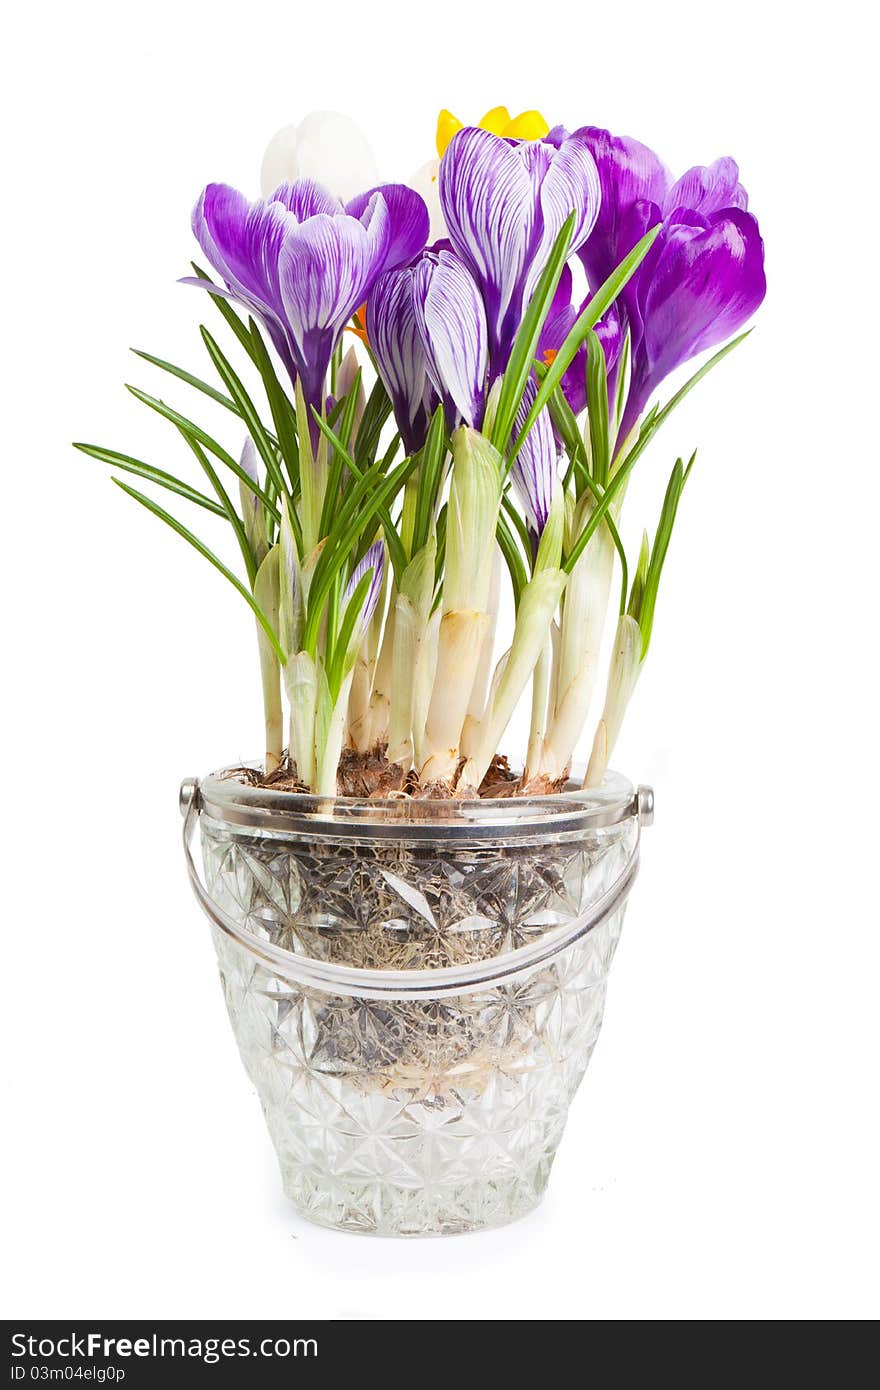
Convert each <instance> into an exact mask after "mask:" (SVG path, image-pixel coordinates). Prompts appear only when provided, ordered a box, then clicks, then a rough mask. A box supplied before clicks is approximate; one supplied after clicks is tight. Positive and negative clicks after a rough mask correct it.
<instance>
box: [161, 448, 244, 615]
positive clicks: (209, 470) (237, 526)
mask: <svg viewBox="0 0 880 1390" xmlns="http://www.w3.org/2000/svg"><path fill="white" fill-rule="evenodd" d="M180 433H181V434H182V435H183V438H184V439H185V440H186V442H187V444H188V445H189V447H190V448H191V449H192V451H193V453H194V454H195V456H196V458H197V459H198V461H199V464H200V465H201V467H202V469H203V470H204V473H205V476H206V478H207V479H208V481H209V483H210V484H211V486H212V488H213V489H214V491H215V492H216V494H217V500H218V501H219V503H220V505H221V507H222V508H223V511H224V513H225V515H226V518H227V520H228V521H229V524H230V526H231V527H232V529H233V531H234V532H235V539H236V540H237V541H238V548H239V550H240V551H241V557H242V559H243V560H244V567H245V569H246V570H247V577H248V581H249V583H250V586H251V588H253V587H254V580H255V579H256V577H257V559H256V556H255V555H254V552H253V550H252V549H251V544H250V541H249V540H248V538H247V534H246V533H245V529H244V525H243V524H242V520H241V517H240V516H239V515H238V512H237V511H236V510H235V507H234V506H233V505H232V501H231V499H230V497H229V493H228V492H227V491H226V489H225V487H224V486H223V484H222V483H221V481H220V479H219V478H218V477H217V473H216V470H215V468H214V466H213V464H212V463H211V462H210V460H209V459H208V457H207V455H206V454H205V452H204V450H203V449H202V446H201V445H200V444H199V442H198V440H196V439H193V438H192V436H191V435H189V434H187V432H186V430H181V431H180Z"/></svg>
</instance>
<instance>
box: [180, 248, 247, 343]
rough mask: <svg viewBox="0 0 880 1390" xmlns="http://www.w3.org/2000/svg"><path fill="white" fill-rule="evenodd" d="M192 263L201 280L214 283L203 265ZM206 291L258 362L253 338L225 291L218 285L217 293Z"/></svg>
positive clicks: (210, 283) (239, 339) (240, 340)
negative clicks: (203, 268)
mask: <svg viewBox="0 0 880 1390" xmlns="http://www.w3.org/2000/svg"><path fill="white" fill-rule="evenodd" d="M190 265H191V266H192V268H193V270H194V271H195V273H196V275H197V276H198V277H199V279H200V280H207V282H208V284H209V285H213V284H214V281H213V280H212V279H211V277H210V275H209V274H208V272H207V271H206V270H202V268H201V266H197V265H196V263H195V261H190ZM205 293H206V294H209V295H210V296H211V299H212V301H213V303H214V304H216V305H217V308H218V309H219V310H220V313H221V314H222V315H223V317H224V319H225V320H226V322H227V323H228V324H229V327H230V328H231V329H232V331H233V333H234V334H235V336H236V338H237V339H238V341H239V342H240V343H241V345H242V347H243V348H244V350H245V352H246V353H247V355H248V357H249V358H250V359H251V361H252V362H254V363H255V364H256V358H255V356H254V343H253V339H252V338H251V335H250V333H249V332H248V330H247V328H246V327H245V325H244V324H243V323H242V321H241V319H240V318H239V317H238V314H237V313H236V312H235V310H234V309H233V307H232V305H231V304H230V302H229V300H228V299H227V298H226V295H225V294H224V293H223V290H222V288H221V286H220V285H218V286H217V292H216V294H215V293H212V292H211V290H209V289H207V288H206V290H205Z"/></svg>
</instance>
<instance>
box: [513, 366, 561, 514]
mask: <svg viewBox="0 0 880 1390" xmlns="http://www.w3.org/2000/svg"><path fill="white" fill-rule="evenodd" d="M537 390H538V388H537V386H536V384H535V382H534V381H531V380H530V381H528V382H527V383H526V389H525V391H524V393H523V398H522V401H521V403H520V407H519V410H518V411H517V413H516V420H515V422H514V426H513V439H514V440H515V439H516V438H517V437H518V436H519V432H520V430H521V429H522V427H523V425H524V424H525V422H526V416H527V415H528V413H529V410H530V409H531V407H532V403H533V402H534V399H535V396H536V395H537ZM511 442H512V441H511ZM558 462H559V452H558V450H557V447H556V439H555V437H554V434H553V426H552V424H551V422H550V412H549V411H548V410H547V408H546V407H545V408H544V409H543V410H542V411H541V413H540V415H539V416H538V418H537V420H536V421H535V423H534V425H533V426H532V428H531V429H530V430H529V432H528V434H527V435H526V438H525V442H524V443H523V446H522V448H521V449H520V451H519V453H518V454H517V456H516V460H515V462H514V464H513V467H512V468H511V472H510V476H511V481H512V482H513V485H514V488H515V489H516V493H517V496H518V498H519V500H520V504H521V506H522V509H523V511H524V512H525V516H526V521H527V522H528V526H529V530H530V531H532V533H533V534H534V535H535V536H538V537H540V535H541V532H542V531H543V530H544V527H545V526H546V524H547V517H548V516H549V514H550V503H551V502H552V501H553V488H554V484H555V482H556V477H557V468H558Z"/></svg>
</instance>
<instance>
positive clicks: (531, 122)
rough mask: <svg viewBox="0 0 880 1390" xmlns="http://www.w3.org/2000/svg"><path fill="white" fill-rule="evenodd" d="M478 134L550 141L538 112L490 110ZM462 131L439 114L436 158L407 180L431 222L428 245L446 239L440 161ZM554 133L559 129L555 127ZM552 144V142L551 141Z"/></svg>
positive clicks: (460, 125)
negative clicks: (429, 242) (512, 112)
mask: <svg viewBox="0 0 880 1390" xmlns="http://www.w3.org/2000/svg"><path fill="white" fill-rule="evenodd" d="M477 125H478V126H479V128H480V130H488V131H491V133H492V134H493V135H500V136H503V138H504V139H505V140H545V139H546V140H549V139H551V135H552V132H550V131H549V127H548V125H547V122H546V121H545V120H544V117H543V116H542V115H541V113H540V111H521V112H520V113H519V115H518V116H511V114H510V112H509V111H508V109H507V107H506V106H493V108H492V110H491V111H487V112H486V114H485V116H483V117H481V119H480V120H479V121H478V122H477ZM463 128H464V125H463V122H462V121H460V120H459V119H458V117H457V116H453V114H452V112H451V111H441V112H440V115H439V116H438V117H437V158H436V159H429V160H428V162H427V163H426V164H423V165H422V166H421V167H420V168H419V169H417V170H416V172H415V174H413V176H412V178H411V179H410V180H409V182H410V185H411V187H412V188H415V189H416V190H417V191H418V192H419V193H420V194H421V196H422V198H423V199H424V202H425V206H426V207H427V209H428V213H429V215H430V218H431V231H430V234H429V238H428V239H429V241H432V242H433V241H439V240H440V239H441V237H445V236H446V223H445V221H444V219H443V209H442V208H441V206H440V160H441V159H442V157H443V155H444V154H445V153H446V149H447V146H448V145H449V142H450V140H451V139H452V137H453V135H456V134H457V133H458V131H460V130H462V129H463ZM556 129H557V130H559V129H560V127H558V126H557V127H556ZM551 143H552V141H551Z"/></svg>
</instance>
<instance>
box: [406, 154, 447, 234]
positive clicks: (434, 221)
mask: <svg viewBox="0 0 880 1390" xmlns="http://www.w3.org/2000/svg"><path fill="white" fill-rule="evenodd" d="M409 186H410V188H414V189H415V190H416V192H417V193H421V195H422V199H423V201H424V204H425V207H426V208H427V209H428V215H429V217H430V218H431V230H430V232H429V233H428V244H429V245H431V244H432V243H433V242H435V241H441V240H443V239H444V238H446V237H448V235H449V233H448V231H447V230H446V219H445V218H444V216H443V209H442V208H441V206H440V160H439V159H429V160H428V162H427V164H423V165H422V167H421V169H418V170H417V171H416V172H415V173H414V174H413V176H412V178H411V179H410V180H409Z"/></svg>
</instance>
